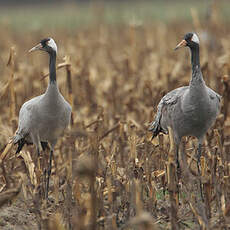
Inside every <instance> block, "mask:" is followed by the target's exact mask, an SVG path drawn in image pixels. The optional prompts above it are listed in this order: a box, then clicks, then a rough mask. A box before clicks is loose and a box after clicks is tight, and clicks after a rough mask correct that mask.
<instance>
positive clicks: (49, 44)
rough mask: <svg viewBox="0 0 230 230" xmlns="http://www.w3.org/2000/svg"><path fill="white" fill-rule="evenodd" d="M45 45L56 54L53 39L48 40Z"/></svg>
mask: <svg viewBox="0 0 230 230" xmlns="http://www.w3.org/2000/svg"><path fill="white" fill-rule="evenodd" d="M47 45H48V46H49V47H51V48H52V49H53V50H54V51H55V52H56V53H57V45H56V43H55V41H54V40H53V38H50V40H49V41H48V42H47Z"/></svg>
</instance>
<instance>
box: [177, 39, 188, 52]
mask: <svg viewBox="0 0 230 230" xmlns="http://www.w3.org/2000/svg"><path fill="white" fill-rule="evenodd" d="M186 45H187V42H186V41H185V40H182V41H181V42H180V43H179V44H178V45H177V46H176V48H175V49H174V50H177V49H179V48H182V47H185V46H186Z"/></svg>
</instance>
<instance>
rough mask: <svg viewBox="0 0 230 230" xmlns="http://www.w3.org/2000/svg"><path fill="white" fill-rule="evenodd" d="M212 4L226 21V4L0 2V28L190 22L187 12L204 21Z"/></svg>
mask: <svg viewBox="0 0 230 230" xmlns="http://www.w3.org/2000/svg"><path fill="white" fill-rule="evenodd" d="M216 2H218V7H216V9H217V10H218V11H220V12H221V14H220V15H221V17H222V18H223V20H229V18H230V17H229V15H230V14H229V13H230V7H229V6H230V2H229V0H220V1H213V0H200V1H199V0H193V1H190V0H145V1H140V0H139V1H138V0H136V1H132V0H123V1H121V0H107V1H102V0H101V1H88V0H78V1H77V0H76V1H68V0H56V1H55V0H51V1H38V0H30V1H29V0H24V1H16V0H9V1H4V0H1V1H0V6H1V7H0V25H1V26H7V27H12V28H13V29H18V30H20V31H24V30H35V31H36V30H40V29H47V30H49V31H53V30H55V29H56V28H64V29H68V30H73V29H76V28H79V27H86V26H89V25H92V24H95V23H98V22H100V23H101V22H103V23H106V24H111V25H114V24H115V25H117V24H130V23H138V24H142V23H157V22H159V21H163V22H165V23H168V22H172V21H191V19H192V17H191V13H190V9H191V8H195V9H196V10H197V11H198V14H199V16H200V18H201V19H204V20H207V19H208V18H209V16H210V8H211V7H212V5H213V4H216Z"/></svg>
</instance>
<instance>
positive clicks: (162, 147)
mask: <svg viewBox="0 0 230 230" xmlns="http://www.w3.org/2000/svg"><path fill="white" fill-rule="evenodd" d="M194 17H196V16H195V15H194ZM194 21H195V20H194ZM195 24H196V25H195V30H196V31H197V32H198V34H200V37H201V41H202V42H201V64H202V69H203V74H204V78H205V80H206V83H207V85H209V86H210V87H212V88H213V89H215V90H216V91H217V92H219V93H220V94H221V95H222V96H223V106H222V113H221V115H220V116H219V118H218V120H217V122H216V124H215V127H214V129H211V130H210V131H209V132H208V134H207V137H206V140H205V144H204V148H203V153H202V154H203V157H202V178H201V179H202V183H203V188H204V195H205V202H204V203H202V201H201V199H200V193H199V192H198V190H197V187H199V186H198V183H197V181H198V175H197V169H196V158H195V157H194V155H195V147H194V146H195V143H196V142H195V139H194V138H185V139H184V141H183V148H182V150H181V151H182V156H184V157H183V167H182V176H181V178H171V175H170V172H172V171H173V170H174V169H173V167H174V166H173V161H172V159H173V158H170V159H169V160H168V154H169V153H170V154H171V153H172V152H173V151H172V147H171V149H170V141H169V138H168V136H163V135H160V136H159V137H157V138H155V139H154V140H153V141H151V134H150V133H148V132H147V127H148V124H149V122H150V121H151V120H152V119H153V116H154V114H155V112H156V106H157V104H158V102H159V100H160V98H161V97H162V96H163V95H164V94H165V93H166V92H168V91H169V90H172V89H174V88H176V87H179V86H182V85H186V84H188V82H189V78H190V76H191V70H190V62H189V52H188V50H180V51H178V52H174V51H173V48H174V47H175V45H176V44H177V43H178V42H179V41H180V39H181V38H182V36H183V35H184V34H185V32H188V31H190V30H193V29H194V27H192V26H191V25H189V24H183V23H175V24H173V23H171V24H169V25H165V24H157V25H149V26H145V25H130V26H121V27H119V26H117V27H113V28H111V27H107V26H104V25H98V26H95V27H94V28H89V29H81V30H79V31H77V33H76V34H71V35H70V34H68V33H65V31H56V34H55V37H54V38H55V40H56V41H57V43H58V45H59V50H60V52H59V59H58V63H63V62H64V64H63V65H61V66H63V67H64V68H61V69H60V70H58V73H57V74H58V83H59V87H60V89H61V92H62V93H63V95H64V96H65V98H67V99H68V100H69V101H70V102H71V103H72V107H73V117H72V124H71V128H70V129H69V130H67V131H66V133H65V135H64V137H63V138H61V139H60V141H59V142H58V144H57V146H56V149H55V153H54V163H53V166H52V176H51V187H50V193H49V197H50V199H51V200H52V201H53V202H49V203H48V204H46V202H45V201H44V200H43V199H41V198H40V195H39V192H38V191H39V184H40V183H42V181H41V182H40V183H39V181H40V179H41V178H42V176H41V175H39V172H37V170H36V168H37V166H36V165H35V164H34V163H33V162H36V161H35V157H36V156H35V155H36V153H35V150H34V148H33V147H30V146H29V147H26V148H25V149H24V150H23V151H22V153H21V154H20V155H19V156H15V147H13V146H11V145H10V144H8V145H7V143H8V142H9V137H10V136H12V135H13V134H14V132H15V129H16V127H17V126H16V124H17V119H18V112H19V109H20V106H21V105H22V104H23V103H24V102H25V101H26V100H28V99H30V98H32V97H34V96H36V95H39V94H41V93H42V92H44V91H45V89H46V86H47V80H41V78H42V77H43V76H44V75H45V74H46V73H47V71H48V63H47V62H48V59H47V57H45V54H38V53H37V54H32V55H30V56H27V54H26V50H28V49H29V48H31V47H32V46H33V45H34V44H35V43H36V42H38V41H39V39H41V38H43V36H44V32H42V31H41V32H37V33H35V34H23V36H22V35H18V36H16V35H15V34H13V33H11V32H10V31H8V32H7V31H6V33H5V35H4V36H5V37H3V38H2V39H1V43H0V48H1V60H0V73H1V81H0V87H1V95H0V96H1V101H0V103H1V106H0V112H1V116H0V129H1V132H0V149H1V153H2V154H3V155H1V161H0V192H1V193H0V199H3V200H4V197H2V196H4V195H5V192H6V191H11V190H10V189H12V188H15V187H18V186H16V185H18V184H19V183H20V185H21V186H20V189H21V192H20V194H19V195H17V199H16V201H15V199H14V200H13V201H10V203H9V201H8V200H9V199H10V200H11V198H8V200H7V201H5V200H4V202H1V204H3V203H6V202H7V203H8V204H7V205H6V204H5V205H4V206H3V207H1V213H2V214H1V216H0V226H1V228H2V229H12V226H14V227H15V226H16V227H18V229H22V228H20V226H24V227H23V229H31V226H32V225H31V224H33V226H34V227H33V229H36V228H42V229H82V230H85V229H170V216H172V218H174V221H175V220H176V222H174V225H175V229H176V228H178V226H179V228H180V229H198V228H199V227H198V225H200V226H203V227H202V229H227V227H229V224H230V222H229V215H230V212H229V210H230V208H229V207H230V193H229V191H230V184H229V176H230V174H229V170H230V168H229V165H230V164H229V163H230V157H229V150H230V144H229V143H230V142H229V141H230V139H229V137H230V132H229V129H230V117H229V112H228V101H229V93H230V92H229V87H230V79H229V74H230V64H229V63H230V56H229V50H230V42H229V36H230V30H229V27H228V25H225V24H222V23H221V22H219V21H218V22H216V23H212V24H211V25H210V27H209V28H208V32H209V34H208V37H207V38H208V39H206V40H205V39H204V36H202V35H204V30H202V28H201V26H200V23H199V22H198V23H195ZM198 27H199V28H198ZM27 35H29V36H27ZM10 44H13V45H14V46H15V48H14V49H11V58H10V60H9V62H8V67H7V66H6V63H7V60H8V56H9V49H10V46H11V45H10ZM14 50H15V51H14ZM14 52H15V53H14ZM63 56H66V58H65V60H62V58H61V57H63ZM5 148H7V149H5ZM4 149H5V152H4ZM3 152H4V153H3ZM3 156H4V157H3ZM185 157H186V159H185ZM43 158H44V162H43V163H44V167H45V166H46V165H47V158H48V152H46V153H44V155H43ZM187 165H188V166H189V167H187ZM166 166H167V167H166ZM166 168H167V170H168V171H167V172H166ZM170 168H171V169H170ZM167 175H168V176H167ZM173 180H175V181H173ZM167 181H168V182H169V183H167ZM175 183H176V184H175ZM175 185H176V186H175ZM13 191H14V190H13ZM15 191H17V192H18V191H19V189H18V190H17V189H16V190H15ZM178 191H179V196H178ZM1 195H2V196H1ZM12 197H13V198H14V195H12ZM22 206H23V207H24V208H23V209H22V208H21V207H22ZM170 206H171V207H172V208H174V211H175V212H176V213H175V217H173V215H171V213H173V212H172V211H173V210H171V211H170ZM9 207H14V212H13V211H12V213H14V217H13V219H12V218H11V219H10V218H8V219H7V218H6V217H5V216H4V211H5V210H7V209H8V208H9ZM23 212H25V213H26V214H25V215H24V216H23V217H21V214H22V213H23ZM7 215H9V217H10V215H11V214H7ZM26 215H27V216H26ZM20 218H22V219H23V218H25V219H26V218H27V219H28V218H29V220H30V221H29V222H27V224H25V223H24V225H23V224H22V219H20ZM36 226H37V227H36ZM16 229H17V228H16Z"/></svg>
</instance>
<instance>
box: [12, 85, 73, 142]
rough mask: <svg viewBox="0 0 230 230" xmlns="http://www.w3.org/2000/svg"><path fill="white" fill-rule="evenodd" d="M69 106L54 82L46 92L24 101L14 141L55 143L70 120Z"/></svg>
mask: <svg viewBox="0 0 230 230" xmlns="http://www.w3.org/2000/svg"><path fill="white" fill-rule="evenodd" d="M70 116H71V107H70V105H69V103H68V102H66V101H65V99H64V98H63V96H62V95H61V94H60V93H59V90H58V88H57V86H56V85H55V83H50V84H49V86H48V88H47V91H46V93H44V94H42V95H40V96H37V97H35V98H32V99H31V100H29V101H27V102H25V103H24V104H23V106H22V107H21V109H20V112H19V127H18V131H17V132H16V135H15V137H14V143H16V142H17V141H18V140H19V139H21V138H26V140H27V141H28V142H33V143H34V144H35V142H36V144H38V141H40V142H41V141H43V142H49V143H50V144H51V145H55V143H56V141H57V139H58V137H59V136H60V135H61V134H62V133H63V131H64V130H65V128H66V127H67V126H68V124H69V122H70Z"/></svg>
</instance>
